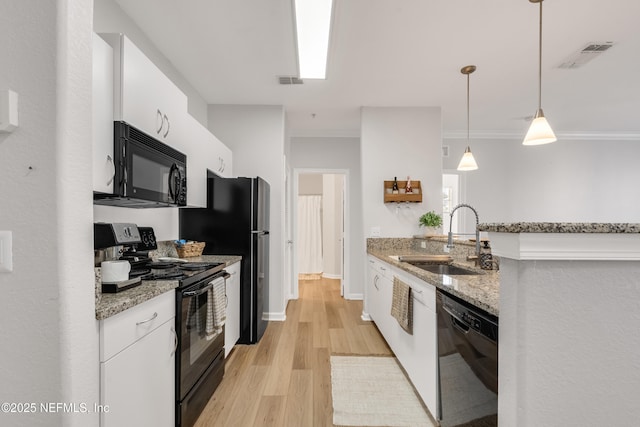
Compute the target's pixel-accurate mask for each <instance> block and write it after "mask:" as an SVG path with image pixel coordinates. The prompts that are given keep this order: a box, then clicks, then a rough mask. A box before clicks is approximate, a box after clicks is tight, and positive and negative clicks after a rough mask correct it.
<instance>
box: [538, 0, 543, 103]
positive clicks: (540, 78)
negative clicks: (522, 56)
mask: <svg viewBox="0 0 640 427" xmlns="http://www.w3.org/2000/svg"><path fill="white" fill-rule="evenodd" d="M542 2H543V0H540V1H539V3H540V28H539V30H540V31H539V35H540V36H539V37H538V110H540V109H542Z"/></svg>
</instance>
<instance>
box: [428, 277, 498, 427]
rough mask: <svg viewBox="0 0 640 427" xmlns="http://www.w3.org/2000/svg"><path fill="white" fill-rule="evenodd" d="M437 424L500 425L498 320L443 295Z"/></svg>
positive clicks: (440, 299) (439, 312)
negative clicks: (476, 423) (498, 414)
mask: <svg viewBox="0 0 640 427" xmlns="http://www.w3.org/2000/svg"><path fill="white" fill-rule="evenodd" d="M436 310H437V316H438V419H439V421H440V425H441V426H442V427H448V426H457V425H461V424H465V423H468V422H472V421H478V422H479V421H480V420H481V421H482V425H483V426H490V425H495V426H497V425H498V424H497V413H498V318H497V317H496V316H494V315H492V314H490V313H487V312H486V311H484V310H482V309H480V308H478V307H475V306H474V305H472V304H470V303H468V302H466V301H463V300H462V299H460V298H458V297H456V296H453V295H450V294H448V293H446V292H443V291H440V290H438V291H437V293H436Z"/></svg>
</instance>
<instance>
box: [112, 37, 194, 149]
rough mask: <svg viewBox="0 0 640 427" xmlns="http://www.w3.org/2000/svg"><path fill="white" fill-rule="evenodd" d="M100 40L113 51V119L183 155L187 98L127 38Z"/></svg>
mask: <svg viewBox="0 0 640 427" xmlns="http://www.w3.org/2000/svg"><path fill="white" fill-rule="evenodd" d="M100 36H101V37H102V38H104V39H105V40H106V41H107V42H108V43H109V44H110V45H111V47H112V48H113V51H114V56H113V60H114V75H113V78H114V95H113V101H114V103H113V112H114V119H115V120H123V121H125V122H127V123H129V124H131V125H133V126H134V127H136V128H138V129H140V130H141V131H143V132H145V133H147V134H149V135H150V136H152V137H154V138H156V139H158V140H160V141H162V142H164V143H166V144H167V145H170V146H171V147H173V148H175V149H176V150H178V151H182V150H181V149H180V143H181V141H180V137H179V135H180V132H179V131H178V129H180V128H181V127H182V126H184V118H185V116H186V115H187V114H188V113H187V96H186V95H185V94H184V93H183V92H182V91H181V90H180V89H179V88H178V87H177V86H176V85H175V84H174V83H173V82H172V81H171V80H170V79H169V78H168V77H167V76H165V75H164V74H163V73H162V71H160V69H158V67H156V65H155V64H154V63H153V62H152V61H151V60H150V59H149V58H147V56H145V54H144V53H143V52H142V51H141V50H140V49H138V48H137V47H136V46H135V45H134V44H133V42H132V41H131V40H130V39H129V38H128V37H126V36H125V35H124V34H100Z"/></svg>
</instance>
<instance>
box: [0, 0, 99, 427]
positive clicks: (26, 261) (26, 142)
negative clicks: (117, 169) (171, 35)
mask: <svg viewBox="0 0 640 427" xmlns="http://www.w3.org/2000/svg"><path fill="white" fill-rule="evenodd" d="M0 10H2V13H1V14H0V39H1V40H3V43H0V57H2V58H4V59H5V61H4V62H3V64H4V65H3V66H2V67H0V89H7V88H11V89H12V90H14V91H16V92H17V93H18V95H19V107H18V111H19V121H20V127H19V128H18V129H17V130H16V131H15V132H14V133H12V134H0V182H2V185H0V199H1V200H2V204H1V208H0V229H2V230H11V231H12V232H13V251H12V252H13V272H11V273H0V288H1V289H2V298H0V325H2V327H0V342H2V351H0V395H1V396H2V400H3V401H4V402H16V403H18V402H37V403H38V405H39V403H40V402H42V403H46V402H73V401H75V402H85V403H87V404H89V405H93V404H94V403H96V402H98V400H99V393H98V372H99V370H98V331H97V322H96V319H95V311H94V310H95V306H94V298H95V294H94V277H93V258H92V244H91V242H92V223H91V221H92V220H91V218H92V210H91V208H92V190H91V181H92V179H91V178H92V175H91V164H92V161H91V145H90V141H91V22H92V2H91V1H90V0H83V1H78V0H75V1H69V0H58V1H50V2H41V1H35V0H29V1H12V0H0ZM9 58H10V60H9ZM0 424H2V425H3V426H17V425H20V426H23V425H29V426H39V425H42V426H57V425H68V426H76V425H77V426H91V425H94V426H95V425H98V418H97V414H69V413H67V414H63V413H59V414H47V413H43V412H39V411H38V412H36V413H21V414H0Z"/></svg>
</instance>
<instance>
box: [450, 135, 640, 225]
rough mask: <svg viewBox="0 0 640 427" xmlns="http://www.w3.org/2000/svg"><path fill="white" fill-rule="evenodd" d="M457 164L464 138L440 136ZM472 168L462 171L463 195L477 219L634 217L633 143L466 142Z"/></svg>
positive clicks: (639, 174) (636, 172)
mask: <svg viewBox="0 0 640 427" xmlns="http://www.w3.org/2000/svg"><path fill="white" fill-rule="evenodd" d="M444 144H445V145H449V146H450V153H451V155H450V157H449V158H445V159H444V167H445V169H446V168H452V169H455V168H456V166H457V162H458V161H459V160H460V157H461V156H462V152H463V151H464V147H465V146H466V141H460V140H446V141H445V142H444ZM471 150H472V151H473V154H474V156H475V158H476V161H477V162H478V170H476V171H470V172H465V173H463V175H466V177H467V179H466V200H461V202H467V203H469V204H471V205H472V206H474V207H476V209H477V210H478V214H479V215H480V222H516V221H556V222H637V221H638V218H639V217H640V204H638V203H637V200H638V196H639V195H640V193H639V190H638V186H637V183H638V182H639V181H640V169H639V168H638V167H637V159H638V158H640V144H639V141H594V140H582V141H579V140H574V139H564V140H563V139H562V138H560V139H559V140H558V141H557V142H555V143H553V144H548V145H540V146H533V147H526V146H523V145H522V143H521V141H520V140H518V141H515V140H478V141H476V142H473V141H472V143H471Z"/></svg>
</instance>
